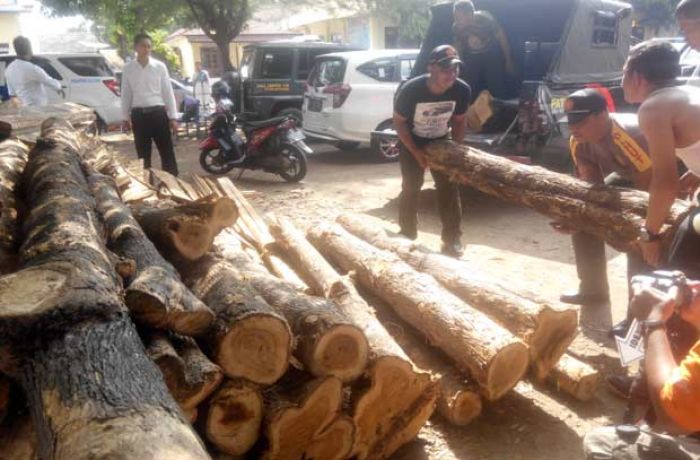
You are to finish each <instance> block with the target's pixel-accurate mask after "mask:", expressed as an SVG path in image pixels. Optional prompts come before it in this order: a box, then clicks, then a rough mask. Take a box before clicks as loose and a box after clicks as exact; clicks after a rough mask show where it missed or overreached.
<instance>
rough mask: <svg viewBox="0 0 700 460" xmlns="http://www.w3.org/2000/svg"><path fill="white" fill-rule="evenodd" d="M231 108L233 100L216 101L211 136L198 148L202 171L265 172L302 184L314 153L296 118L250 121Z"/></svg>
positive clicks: (218, 172) (216, 172)
mask: <svg viewBox="0 0 700 460" xmlns="http://www.w3.org/2000/svg"><path fill="white" fill-rule="evenodd" d="M232 107H233V103H232V102H231V101H230V100H226V99H222V100H220V101H218V102H217V106H216V111H215V112H214V113H213V114H212V121H211V123H210V125H209V135H208V137H207V138H206V139H204V141H202V143H201V144H200V145H199V148H200V154H199V164H200V165H201V167H202V169H204V170H205V171H207V172H208V173H211V174H226V173H228V172H229V171H231V170H232V169H233V168H239V169H241V174H243V171H244V170H246V169H262V170H263V171H265V172H269V173H273V174H279V175H280V176H281V177H282V179H284V180H286V181H287V182H299V181H300V180H302V179H303V178H304V177H305V176H306V170H307V160H306V155H307V154H310V153H313V151H312V150H311V149H310V148H309V146H307V145H306V143H305V142H304V139H305V138H306V136H305V135H304V133H303V132H302V131H301V130H300V129H299V128H297V126H296V123H295V122H294V120H293V119H291V118H289V117H277V118H271V119H269V120H263V121H249V120H246V119H245V116H244V115H243V116H236V115H235V114H234V113H233V110H232ZM239 127H240V129H241V131H243V134H244V136H245V139H244V138H243V137H241V135H240V134H239V132H238V129H237V128H239Z"/></svg>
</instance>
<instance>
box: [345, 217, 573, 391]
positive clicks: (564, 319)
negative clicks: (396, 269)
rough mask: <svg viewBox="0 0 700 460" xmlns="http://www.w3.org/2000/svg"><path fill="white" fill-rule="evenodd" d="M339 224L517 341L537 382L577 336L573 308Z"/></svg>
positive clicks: (375, 232)
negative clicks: (393, 255) (431, 279)
mask: <svg viewBox="0 0 700 460" xmlns="http://www.w3.org/2000/svg"><path fill="white" fill-rule="evenodd" d="M338 222H339V223H340V224H341V225H342V226H343V227H344V228H345V229H346V230H348V231H349V232H350V233H352V234H353V235H355V236H358V237H360V238H362V239H363V240H365V241H367V242H369V243H370V244H372V245H373V246H375V247H377V248H379V249H385V250H388V251H392V252H394V253H396V254H398V256H399V257H401V259H403V260H404V261H405V262H408V263H409V264H410V265H411V266H412V267H413V268H414V269H416V270H417V271H418V272H420V273H425V274H427V275H432V276H433V277H434V278H435V279H436V280H437V281H438V282H440V284H442V285H443V286H445V287H446V288H447V289H448V290H449V291H450V292H452V293H453V294H455V295H456V296H457V297H459V298H460V299H462V300H464V301H465V302H466V303H468V304H469V305H471V306H473V307H474V308H476V309H478V310H481V311H482V312H484V313H486V314H487V315H488V316H490V317H491V318H492V319H495V320H496V321H497V322H498V323H500V324H501V325H502V326H503V327H505V328H506V329H508V330H509V331H511V332H512V333H513V334H515V335H516V336H518V337H520V338H521V339H522V340H523V341H524V342H525V343H527V344H528V346H529V349H530V361H531V363H532V367H533V371H534V374H535V377H536V378H537V379H540V380H541V379H543V378H544V377H545V376H546V375H547V374H548V373H549V371H550V370H551V369H552V368H553V367H554V365H555V364H556V363H557V361H559V358H561V356H562V355H563V354H564V352H565V351H566V349H567V348H568V346H569V345H570V344H571V342H572V341H573V339H574V337H575V336H576V332H577V330H578V318H577V316H578V315H577V312H576V310H575V309H573V308H566V307H564V306H562V305H552V304H551V302H544V301H534V300H532V297H530V296H528V295H521V294H520V293H518V292H515V291H514V290H512V289H511V288H509V287H507V286H505V285H503V284H502V283H501V282H500V281H498V280H496V279H493V278H490V277H488V276H487V275H484V274H483V273H482V272H479V271H477V270H476V269H474V268H473V267H472V266H470V265H469V264H467V263H465V262H463V261H460V260H457V259H454V258H452V257H446V256H443V255H440V254H435V253H433V252H430V251H429V250H427V249H426V248H424V247H422V246H419V245H417V244H415V243H413V242H411V241H409V240H407V239H405V238H392V237H389V236H388V235H387V233H386V231H384V230H383V229H382V226H381V223H379V222H371V221H369V220H368V219H367V218H363V217H359V216H355V215H349V214H345V215H341V216H340V217H338Z"/></svg>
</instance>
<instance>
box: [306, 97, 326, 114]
mask: <svg viewBox="0 0 700 460" xmlns="http://www.w3.org/2000/svg"><path fill="white" fill-rule="evenodd" d="M321 110H323V99H314V98H310V99H309V111H311V112H320V111H321Z"/></svg>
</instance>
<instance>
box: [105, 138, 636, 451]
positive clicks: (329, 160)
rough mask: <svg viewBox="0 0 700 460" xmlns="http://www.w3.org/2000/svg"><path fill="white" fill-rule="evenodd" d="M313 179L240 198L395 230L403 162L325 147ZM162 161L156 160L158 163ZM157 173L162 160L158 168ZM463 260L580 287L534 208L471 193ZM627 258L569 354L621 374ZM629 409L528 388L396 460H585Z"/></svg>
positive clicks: (427, 216) (425, 220) (605, 393)
mask: <svg viewBox="0 0 700 460" xmlns="http://www.w3.org/2000/svg"><path fill="white" fill-rule="evenodd" d="M106 140H108V141H109V142H110V143H112V144H113V145H115V146H116V147H117V148H118V149H119V150H120V152H122V153H123V154H124V155H125V156H127V157H131V158H133V157H135V156H134V154H133V148H132V144H131V143H130V141H129V139H128V138H125V137H124V136H122V135H111V136H108V137H106ZM311 147H312V148H313V149H314V151H315V153H314V155H312V156H310V158H309V173H308V176H307V178H306V179H305V180H304V181H303V182H302V183H300V184H287V183H285V182H284V181H282V179H281V178H279V177H276V176H273V175H271V174H266V173H262V172H251V171H246V172H245V173H244V175H243V176H242V177H241V178H240V179H238V178H237V176H238V173H236V172H234V173H232V174H231V178H232V179H234V181H235V183H236V185H237V186H238V187H239V188H241V189H242V190H251V191H255V192H257V193H255V194H252V195H250V196H249V200H250V201H251V202H252V203H253V205H254V206H255V207H256V208H257V209H258V211H260V212H261V213H268V212H274V213H277V214H279V215H284V216H287V217H290V218H291V219H293V220H294V221H295V222H296V224H297V225H298V226H300V227H302V228H308V227H309V226H311V225H314V224H316V223H318V222H322V221H329V220H333V219H334V218H335V216H336V215H338V214H339V213H341V212H345V211H354V212H362V213H366V214H369V215H372V216H375V217H378V218H381V219H383V220H384V222H385V226H386V227H387V228H388V229H389V230H391V231H397V230H398V226H397V215H398V208H397V196H398V193H399V191H400V186H401V177H400V173H399V167H398V164H396V163H377V162H375V161H373V159H372V155H371V153H370V152H369V150H368V149H357V150H355V151H351V152H342V151H339V150H336V149H335V148H333V147H332V146H329V145H326V144H312V145H311ZM176 151H177V157H178V163H179V165H180V169H181V175H184V176H185V177H186V173H187V172H190V173H194V174H199V175H205V173H204V171H203V170H201V168H200V167H199V164H198V151H197V148H196V141H193V140H180V141H179V142H178V143H177V145H176ZM155 155H156V157H157V153H156V154H155ZM154 165H156V166H158V165H159V161H158V160H157V159H154ZM434 197H435V192H434V189H433V184H432V181H431V179H430V175H429V174H427V175H426V185H425V187H424V191H423V193H422V195H421V210H420V224H419V225H420V235H419V241H420V242H422V243H424V244H425V245H427V246H429V247H432V248H434V249H436V250H437V249H439V245H440V221H439V218H438V215H437V211H436V209H435V203H434ZM463 198H464V201H463V207H464V217H463V222H462V228H463V232H464V236H463V242H464V243H465V244H466V249H465V254H464V256H463V258H464V260H467V261H469V262H471V263H473V264H474V266H475V267H478V268H480V269H482V270H484V271H485V272H488V273H490V274H493V275H495V276H498V277H499V278H500V279H502V280H504V281H506V282H507V283H509V284H511V285H515V286H523V287H524V288H527V289H529V290H531V291H534V292H537V293H538V294H539V295H541V296H542V297H544V298H547V299H552V300H556V299H557V298H558V296H559V294H560V293H561V292H562V291H564V290H571V289H575V288H576V287H577V277H576V269H575V266H574V265H573V253H572V249H571V244H570V240H569V237H567V236H566V235H561V234H558V233H556V232H554V231H553V230H552V229H551V228H550V227H549V223H548V219H546V218H545V217H543V216H541V215H539V214H537V213H535V212H533V211H530V210H528V209H525V208H522V207H519V206H514V205H510V204H506V203H503V202H501V201H499V200H496V199H494V198H490V197H488V196H485V195H482V194H480V193H478V192H476V191H473V190H465V191H464V194H463ZM625 270H626V261H625V257H624V255H620V254H618V253H616V252H614V251H613V250H609V251H608V276H609V281H610V286H611V295H612V302H611V304H612V306H608V305H600V306H596V307H588V308H585V309H583V311H581V314H580V318H581V332H580V334H579V336H578V337H577V339H576V340H575V342H574V344H573V345H572V351H574V352H575V354H577V355H579V356H584V357H586V358H587V359H589V360H591V361H595V362H596V363H599V364H601V365H604V366H606V368H607V369H609V370H611V371H615V372H619V371H620V370H619V369H615V368H616V359H615V353H614V350H613V346H614V345H613V343H612V341H611V340H609V339H607V337H606V331H607V330H608V329H609V328H610V326H611V324H613V323H614V322H617V321H619V320H621V319H622V318H623V317H624V314H625V309H626V299H627V286H626V281H625ZM623 409H624V405H623V402H622V401H621V400H619V399H616V398H615V397H613V396H612V395H611V394H610V392H609V390H608V389H607V387H606V386H605V385H604V384H603V385H601V388H600V390H599V394H598V396H597V398H596V399H594V400H593V401H591V402H588V403H581V402H577V401H575V400H573V399H572V398H570V397H567V396H566V395H564V394H559V393H556V392H555V391H553V390H549V389H545V388H542V387H537V388H534V387H533V386H532V385H530V384H529V383H526V382H523V383H521V384H519V386H518V387H517V388H516V391H514V392H512V393H511V394H509V395H508V396H506V397H505V398H503V399H502V400H499V401H498V402H496V403H493V404H489V405H488V406H487V407H486V408H485V410H484V414H483V415H482V417H480V418H479V419H478V421H476V422H474V423H473V424H471V425H469V426H467V427H464V428H455V427H450V426H448V425H447V424H445V423H444V422H442V421H441V420H439V419H437V418H434V419H433V420H432V421H431V423H430V424H429V425H428V426H426V427H425V428H424V429H423V431H422V432H421V434H420V437H419V438H418V439H417V440H416V441H414V442H413V443H411V444H409V445H407V446H404V448H403V449H401V450H400V451H399V452H397V453H396V454H395V456H394V457H393V458H395V459H407V460H414V459H415V460H418V459H430V460H438V459H439V460H456V459H460V460H477V459H489V460H501V459H503V460H519V459H523V460H525V459H527V460H539V459H542V460H544V459H547V460H579V459H582V458H583V452H582V448H581V438H582V436H583V435H584V434H585V432H586V431H587V430H588V429H590V428H591V427H592V426H595V425H599V424H611V423H615V422H619V421H620V418H621V416H622V412H623Z"/></svg>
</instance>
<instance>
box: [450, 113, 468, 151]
mask: <svg viewBox="0 0 700 460" xmlns="http://www.w3.org/2000/svg"><path fill="white" fill-rule="evenodd" d="M450 125H451V126H452V140H453V141H454V142H456V143H458V144H461V143H462V142H464V136H465V135H466V134H467V114H466V113H463V114H461V115H453V116H452V118H451V119H450Z"/></svg>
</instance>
